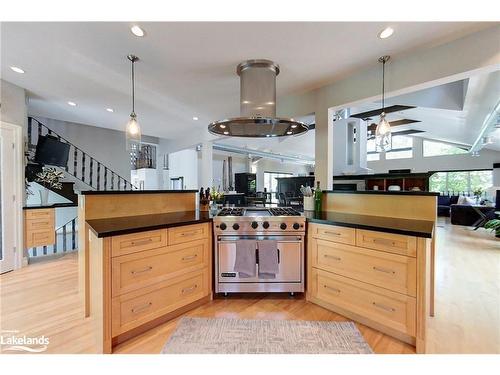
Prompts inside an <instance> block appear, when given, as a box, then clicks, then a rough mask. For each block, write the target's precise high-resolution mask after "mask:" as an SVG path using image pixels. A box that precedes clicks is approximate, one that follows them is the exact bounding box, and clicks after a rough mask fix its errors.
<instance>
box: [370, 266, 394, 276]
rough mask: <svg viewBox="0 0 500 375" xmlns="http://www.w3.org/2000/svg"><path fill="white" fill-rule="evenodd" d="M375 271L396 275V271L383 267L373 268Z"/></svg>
mask: <svg viewBox="0 0 500 375" xmlns="http://www.w3.org/2000/svg"><path fill="white" fill-rule="evenodd" d="M373 269H374V270H375V271H379V272H384V273H392V274H393V275H395V274H396V271H393V270H389V269H387V268H382V267H376V266H373Z"/></svg>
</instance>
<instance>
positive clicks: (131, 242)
mask: <svg viewBox="0 0 500 375" xmlns="http://www.w3.org/2000/svg"><path fill="white" fill-rule="evenodd" d="M166 245H167V230H166V229H159V230H151V231H146V232H140V233H132V234H125V235H122V236H115V237H113V238H112V239H111V256H113V257H116V256H120V255H125V254H131V253H135V252H138V251H143V250H149V249H156V248H159V247H162V246H166Z"/></svg>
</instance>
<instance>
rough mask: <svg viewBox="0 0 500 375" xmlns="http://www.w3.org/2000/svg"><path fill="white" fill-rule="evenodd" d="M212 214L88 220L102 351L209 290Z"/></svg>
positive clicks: (205, 297) (93, 308) (199, 300)
mask: <svg viewBox="0 0 500 375" xmlns="http://www.w3.org/2000/svg"><path fill="white" fill-rule="evenodd" d="M211 220H212V218H211V216H210V214H209V213H208V212H200V211H185V212H172V213H164V214H152V215H138V216H126V217H116V218H105V219H94V220H87V227H88V229H89V263H90V269H91V270H92V272H91V275H90V283H89V295H90V317H91V319H92V321H93V322H94V326H95V334H96V340H97V347H98V348H99V351H100V352H102V353H111V352H112V350H113V347H114V346H116V345H118V344H120V343H121V342H123V341H126V340H128V339H130V338H131V337H133V336H136V335H138V334H140V333H142V332H144V331H146V330H148V329H151V328H153V327H154V326H156V325H158V324H161V323H163V322H165V321H167V320H170V319H172V318H174V317H176V316H178V315H180V314H183V313H184V312H186V311H188V310H190V309H193V308H195V307H197V306H200V305H201V304H204V303H206V302H208V301H209V300H210V299H211V298H212V225H211Z"/></svg>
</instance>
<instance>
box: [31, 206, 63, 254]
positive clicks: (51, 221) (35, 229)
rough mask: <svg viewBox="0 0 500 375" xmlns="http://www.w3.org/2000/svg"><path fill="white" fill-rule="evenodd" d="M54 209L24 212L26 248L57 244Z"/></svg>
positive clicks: (37, 209)
mask: <svg viewBox="0 0 500 375" xmlns="http://www.w3.org/2000/svg"><path fill="white" fill-rule="evenodd" d="M55 230H56V228H55V210H54V208H36V209H26V210H24V247H25V248H26V249H29V248H32V247H37V246H46V245H52V244H54V243H55V242H56V234H55Z"/></svg>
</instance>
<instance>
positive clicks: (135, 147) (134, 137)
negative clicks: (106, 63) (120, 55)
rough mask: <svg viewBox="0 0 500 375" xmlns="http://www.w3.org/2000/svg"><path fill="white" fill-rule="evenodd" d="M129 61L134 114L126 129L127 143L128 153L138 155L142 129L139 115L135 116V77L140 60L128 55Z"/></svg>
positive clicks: (131, 115)
mask: <svg viewBox="0 0 500 375" xmlns="http://www.w3.org/2000/svg"><path fill="white" fill-rule="evenodd" d="M127 59H129V60H130V62H131V63H132V113H131V114H130V119H129V120H128V122H127V126H126V129H125V134H126V141H127V151H130V152H131V153H137V152H138V151H139V150H140V147H141V127H140V126H139V123H138V122H137V115H136V114H135V76H134V64H135V62H136V61H138V60H139V58H138V57H137V56H135V55H128V56H127Z"/></svg>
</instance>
